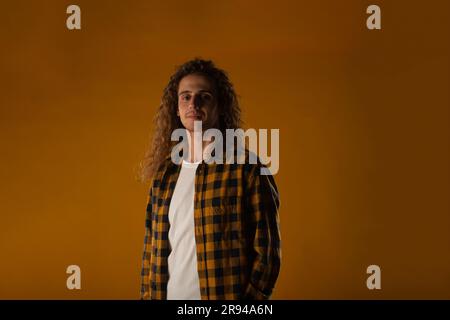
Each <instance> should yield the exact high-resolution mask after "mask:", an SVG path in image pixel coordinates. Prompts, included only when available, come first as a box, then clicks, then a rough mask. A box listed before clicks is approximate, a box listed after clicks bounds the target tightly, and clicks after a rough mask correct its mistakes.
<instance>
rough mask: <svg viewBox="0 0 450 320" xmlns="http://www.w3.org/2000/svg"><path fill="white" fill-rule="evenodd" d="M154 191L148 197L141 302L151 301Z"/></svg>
mask: <svg viewBox="0 0 450 320" xmlns="http://www.w3.org/2000/svg"><path fill="white" fill-rule="evenodd" d="M151 201H152V189H151V188H150V193H149V195H148V197H147V209H146V214H145V236H144V253H143V256H142V270H141V300H144V299H145V300H146V299H150V254H151V244H152V230H151V226H152V220H151V214H152V203H151Z"/></svg>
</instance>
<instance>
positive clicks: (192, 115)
mask: <svg viewBox="0 0 450 320" xmlns="http://www.w3.org/2000/svg"><path fill="white" fill-rule="evenodd" d="M186 118H190V119H201V118H202V115H201V114H198V113H191V114H188V115H187V116H186Z"/></svg>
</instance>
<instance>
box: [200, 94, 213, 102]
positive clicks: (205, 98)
mask: <svg viewBox="0 0 450 320" xmlns="http://www.w3.org/2000/svg"><path fill="white" fill-rule="evenodd" d="M202 100H203V101H211V100H212V95H210V94H209V93H203V94H202Z"/></svg>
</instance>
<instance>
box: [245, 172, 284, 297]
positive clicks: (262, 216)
mask: <svg viewBox="0 0 450 320" xmlns="http://www.w3.org/2000/svg"><path fill="white" fill-rule="evenodd" d="M262 167H264V166H262V165H254V166H252V168H251V170H250V173H249V175H248V178H247V185H246V190H245V192H246V200H247V205H246V207H247V209H246V210H247V214H248V215H249V216H250V219H251V221H252V223H251V226H252V228H253V229H254V230H252V232H250V234H251V235H252V238H251V239H250V240H251V241H252V242H253V251H254V255H253V256H254V259H253V261H250V266H251V272H250V278H249V283H248V284H247V286H246V288H245V291H244V299H251V300H264V299H269V298H270V295H271V294H272V290H273V288H274V286H275V282H276V280H277V278H278V274H279V270H280V262H281V238H280V228H279V214H278V209H279V204H280V202H279V194H278V190H277V186H276V184H275V180H274V179H273V176H271V175H261V168H262ZM253 235H254V236H253Z"/></svg>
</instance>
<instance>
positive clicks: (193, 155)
mask: <svg viewBox="0 0 450 320" xmlns="http://www.w3.org/2000/svg"><path fill="white" fill-rule="evenodd" d="M188 132H189V139H188V143H189V156H188V159H189V162H200V161H202V160H203V150H205V148H206V147H207V146H208V145H209V144H210V143H211V141H203V139H202V132H197V135H195V134H194V131H188ZM196 138H197V140H198V141H196ZM196 143H197V144H196ZM196 149H197V150H196Z"/></svg>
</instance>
